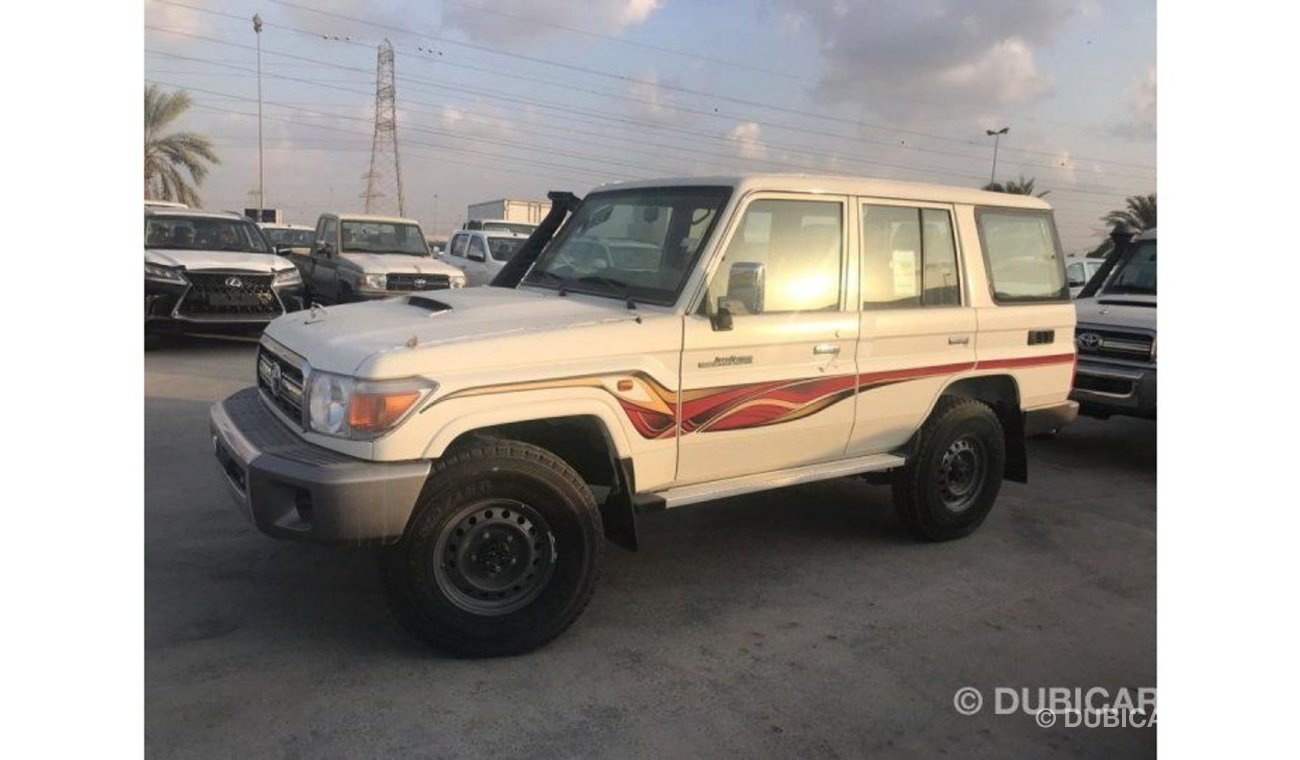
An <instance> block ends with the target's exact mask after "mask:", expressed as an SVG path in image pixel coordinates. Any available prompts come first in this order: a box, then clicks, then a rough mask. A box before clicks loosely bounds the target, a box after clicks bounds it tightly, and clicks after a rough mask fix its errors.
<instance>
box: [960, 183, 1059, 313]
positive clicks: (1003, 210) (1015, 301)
mask: <svg viewBox="0 0 1300 760" xmlns="http://www.w3.org/2000/svg"><path fill="white" fill-rule="evenodd" d="M985 214H1010V215H1020V216H1032V217H1038V218H1044V217H1046V219H1047V221H1048V225H1049V226H1050V227H1051V228H1052V244H1053V245H1054V246H1055V247H1056V261H1057V263H1058V264H1060V266H1061V291H1060V293H1058V294H1057V295H1056V296H1055V297H1052V296H1044V297H1036V296H1029V297H1023V298H998V289H997V287H996V286H995V285H994V284H993V263H992V262H991V261H990V260H989V248H988V244H987V243H986V241H985V239H984V221H983V216H984V215H985ZM975 232H976V234H977V235H979V241H980V257H981V259H982V260H983V261H984V280H985V281H986V283H987V284H988V288H989V298H991V299H993V303H995V304H997V305H998V306H1041V305H1042V304H1051V303H1070V281H1069V278H1067V277H1066V276H1065V249H1064V248H1062V247H1061V234H1060V233H1059V232H1058V231H1057V229H1056V217H1055V215H1053V214H1052V210H1051V209H1048V208H1010V207H1007V206H976V207H975Z"/></svg>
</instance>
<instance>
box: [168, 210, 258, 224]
mask: <svg viewBox="0 0 1300 760" xmlns="http://www.w3.org/2000/svg"><path fill="white" fill-rule="evenodd" d="M144 213H145V216H159V217H162V216H167V217H172V216H174V217H182V218H183V217H203V218H206V219H242V220H244V221H249V222H251V221H252V220H251V219H249V218H248V217H246V216H244V215H243V214H236V213H235V212H233V211H204V210H203V209H197V208H146V209H145V210H144Z"/></svg>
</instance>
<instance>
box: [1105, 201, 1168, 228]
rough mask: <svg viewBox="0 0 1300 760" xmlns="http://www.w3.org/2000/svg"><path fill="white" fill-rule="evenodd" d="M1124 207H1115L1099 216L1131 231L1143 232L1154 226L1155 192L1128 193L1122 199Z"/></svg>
mask: <svg viewBox="0 0 1300 760" xmlns="http://www.w3.org/2000/svg"><path fill="white" fill-rule="evenodd" d="M1124 206H1125V207H1124V208H1122V209H1116V210H1114V211H1111V212H1110V213H1108V214H1106V215H1105V216H1103V217H1102V218H1101V220H1102V221H1103V222H1106V223H1107V224H1109V225H1111V226H1122V227H1127V228H1128V229H1129V230H1131V231H1132V232H1143V231H1145V230H1150V229H1154V228H1155V226H1156V194H1155V193H1151V194H1149V195H1130V196H1129V197H1127V198H1125V199H1124Z"/></svg>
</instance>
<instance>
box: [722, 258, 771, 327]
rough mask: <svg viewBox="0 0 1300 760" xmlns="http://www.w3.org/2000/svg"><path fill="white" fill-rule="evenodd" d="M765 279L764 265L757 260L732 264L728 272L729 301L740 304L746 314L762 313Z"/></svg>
mask: <svg viewBox="0 0 1300 760" xmlns="http://www.w3.org/2000/svg"><path fill="white" fill-rule="evenodd" d="M763 279H764V267H763V265H762V264H761V263H759V262H757V261H737V262H736V263H735V264H732V265H731V269H730V270H729V271H728V272H727V302H728V303H732V304H740V305H741V306H742V307H744V309H745V313H746V314H762V313H763ZM719 311H721V309H719Z"/></svg>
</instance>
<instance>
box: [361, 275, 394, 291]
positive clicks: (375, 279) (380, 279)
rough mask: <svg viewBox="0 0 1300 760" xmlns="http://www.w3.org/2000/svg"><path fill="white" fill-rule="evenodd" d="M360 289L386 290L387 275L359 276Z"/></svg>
mask: <svg viewBox="0 0 1300 760" xmlns="http://www.w3.org/2000/svg"><path fill="white" fill-rule="evenodd" d="M361 287H363V288H366V289H368V290H388V275H386V274H363V275H361Z"/></svg>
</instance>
